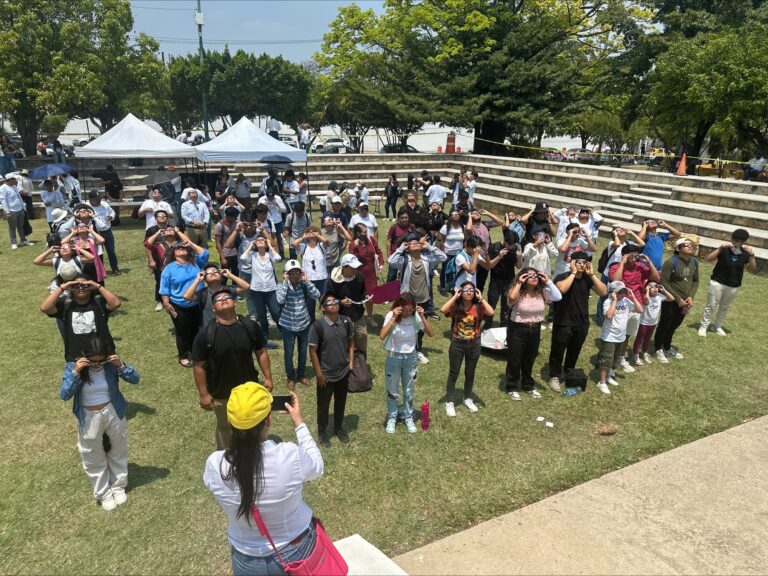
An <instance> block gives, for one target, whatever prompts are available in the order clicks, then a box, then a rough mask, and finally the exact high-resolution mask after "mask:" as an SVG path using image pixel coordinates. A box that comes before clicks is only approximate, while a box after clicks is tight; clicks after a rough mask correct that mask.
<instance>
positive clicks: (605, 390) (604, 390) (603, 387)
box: [597, 382, 611, 396]
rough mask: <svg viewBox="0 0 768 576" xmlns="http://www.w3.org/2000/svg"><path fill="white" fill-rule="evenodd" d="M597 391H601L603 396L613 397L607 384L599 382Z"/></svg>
mask: <svg viewBox="0 0 768 576" xmlns="http://www.w3.org/2000/svg"><path fill="white" fill-rule="evenodd" d="M597 389H598V390H600V392H602V393H603V394H607V395H608V396H610V395H611V390H610V388H608V384H606V383H605V382H598V383H597Z"/></svg>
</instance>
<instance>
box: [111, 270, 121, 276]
mask: <svg viewBox="0 0 768 576" xmlns="http://www.w3.org/2000/svg"><path fill="white" fill-rule="evenodd" d="M121 274H122V272H120V270H112V276H120V275H121Z"/></svg>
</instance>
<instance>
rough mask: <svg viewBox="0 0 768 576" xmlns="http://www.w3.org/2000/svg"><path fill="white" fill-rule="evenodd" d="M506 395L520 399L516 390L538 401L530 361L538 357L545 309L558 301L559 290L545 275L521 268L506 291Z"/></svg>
mask: <svg viewBox="0 0 768 576" xmlns="http://www.w3.org/2000/svg"><path fill="white" fill-rule="evenodd" d="M507 298H508V299H509V306H510V311H509V321H508V324H507V369H506V382H507V385H506V387H507V394H509V397H510V398H511V399H512V400H520V388H521V386H522V389H523V391H524V392H525V393H526V394H528V395H529V396H530V397H531V398H541V393H540V392H539V391H538V390H536V387H535V385H536V383H535V382H534V380H533V375H532V372H533V362H534V360H536V356H538V354H539V343H540V341H541V323H542V322H543V321H544V314H545V309H546V307H547V305H548V304H550V303H552V302H559V301H560V300H561V299H562V295H561V294H560V290H558V288H557V286H555V284H554V282H552V280H550V278H549V276H547V275H546V274H542V273H541V272H537V271H536V270H534V269H533V268H523V269H522V270H521V271H520V274H519V275H518V277H517V281H516V282H515V283H514V284H513V285H512V287H511V288H510V289H509V292H507Z"/></svg>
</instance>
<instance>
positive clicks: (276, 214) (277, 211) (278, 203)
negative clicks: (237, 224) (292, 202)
mask: <svg viewBox="0 0 768 576" xmlns="http://www.w3.org/2000/svg"><path fill="white" fill-rule="evenodd" d="M259 204H264V205H265V206H266V207H267V210H268V211H269V216H268V217H269V219H270V220H271V221H272V222H274V223H275V224H281V223H282V221H283V212H285V203H284V202H283V200H282V199H281V198H280V197H279V196H275V197H274V199H273V200H272V202H270V201H269V199H268V198H267V197H266V196H262V197H261V198H259Z"/></svg>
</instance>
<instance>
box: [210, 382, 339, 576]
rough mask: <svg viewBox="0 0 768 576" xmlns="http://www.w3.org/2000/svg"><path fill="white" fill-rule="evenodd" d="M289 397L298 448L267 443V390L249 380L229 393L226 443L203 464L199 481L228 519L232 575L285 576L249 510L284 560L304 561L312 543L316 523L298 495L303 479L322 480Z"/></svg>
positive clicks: (320, 459)
mask: <svg viewBox="0 0 768 576" xmlns="http://www.w3.org/2000/svg"><path fill="white" fill-rule="evenodd" d="M291 398H292V401H291V403H290V404H286V405H285V410H286V411H287V412H288V415H289V417H290V418H291V421H292V422H293V424H294V426H295V428H296V439H297V441H298V444H294V443H292V442H281V443H279V444H278V443H276V442H274V441H272V440H268V439H267V434H268V433H269V427H270V425H271V423H272V416H271V409H272V395H271V394H270V393H269V391H268V390H267V389H266V388H264V386H262V385H260V384H257V383H255V382H246V383H245V384H241V385H240V386H236V387H235V388H233V389H232V393H231V395H230V397H229V402H228V403H227V418H228V419H229V423H230V424H231V425H232V445H231V447H230V448H229V449H228V450H220V451H217V452H214V453H213V454H211V455H210V456H209V457H208V461H207V462H206V464H205V473H204V475H203V482H204V483H205V486H206V488H208V490H210V491H211V492H212V493H213V496H214V497H215V498H216V501H217V502H218V503H219V505H220V506H221V507H222V509H223V510H224V512H225V513H226V514H227V516H228V518H229V527H228V530H227V534H228V537H229V541H230V543H231V545H232V573H233V574H234V576H241V575H246V574H284V573H285V572H284V571H283V567H282V565H281V563H280V560H279V559H278V557H277V554H276V553H275V551H274V550H273V548H272V546H271V545H270V542H269V540H268V539H267V538H266V537H264V536H262V535H261V533H260V531H259V528H258V527H257V525H256V522H255V521H254V518H253V515H252V506H253V505H255V506H257V508H258V511H259V513H260V515H261V517H262V519H263V521H264V524H265V525H266V527H267V529H268V530H269V532H270V534H271V536H272V539H273V540H274V543H275V546H276V547H277V550H278V551H279V552H280V556H281V558H282V561H283V562H285V563H289V562H293V561H296V560H302V559H304V558H306V557H307V556H309V555H310V554H311V553H312V550H313V549H314V546H315V539H316V527H315V522H314V521H313V519H312V510H311V509H310V507H309V506H307V504H306V502H304V499H303V497H302V491H303V487H304V482H309V481H310V480H314V479H316V478H319V477H320V476H322V474H323V467H324V464H323V457H322V456H321V455H320V450H319V448H318V447H317V444H316V443H315V440H314V438H312V435H311V434H310V432H309V429H308V428H307V426H306V424H304V421H303V420H302V418H301V411H300V408H299V397H298V396H297V395H296V394H295V393H293V392H291Z"/></svg>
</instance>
